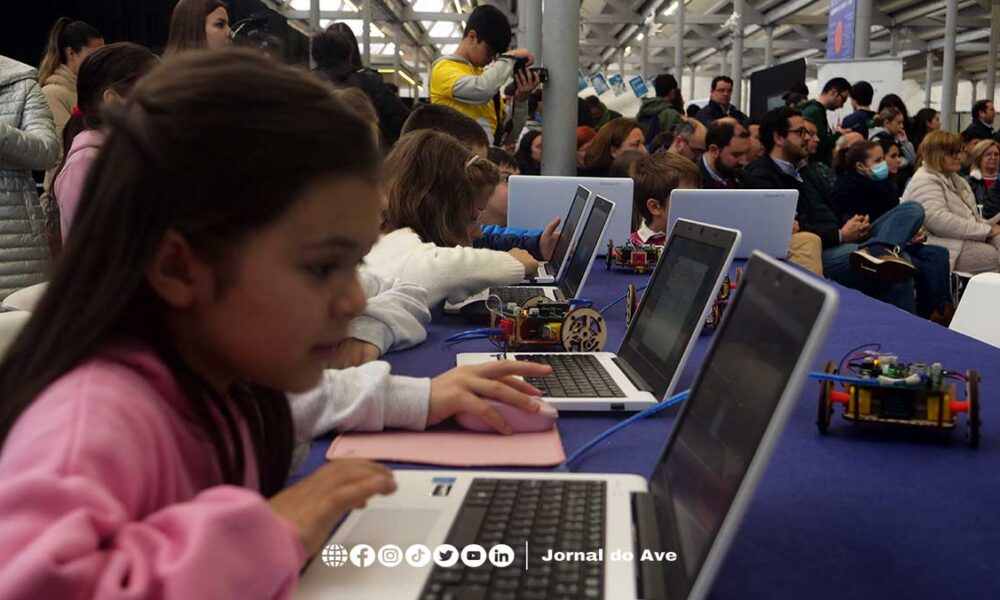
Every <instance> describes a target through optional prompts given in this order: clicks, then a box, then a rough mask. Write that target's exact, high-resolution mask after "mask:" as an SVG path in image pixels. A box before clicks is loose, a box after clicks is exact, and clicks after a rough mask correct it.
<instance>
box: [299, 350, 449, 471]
mask: <svg viewBox="0 0 1000 600" xmlns="http://www.w3.org/2000/svg"><path fill="white" fill-rule="evenodd" d="M389 370H390V367H389V363H385V362H381V361H379V362H371V363H367V364H364V365H361V366H360V367H353V368H350V369H343V370H336V369H327V370H325V371H324V372H323V380H322V381H321V382H320V384H319V385H318V386H317V387H316V388H315V389H313V390H312V391H309V392H306V393H304V394H289V396H288V401H289V403H290V405H291V411H292V423H293V424H294V427H295V452H294V457H293V461H292V462H293V465H297V464H298V463H300V462H301V460H302V459H303V458H304V457H305V455H306V454H307V453H308V451H309V444H310V442H311V441H312V439H313V438H315V437H318V436H321V435H324V434H326V433H328V432H330V431H339V432H344V431H381V430H383V429H386V428H392V429H411V430H417V431H420V430H423V429H424V428H425V427H426V426H427V411H428V406H429V404H430V397H431V380H430V379H428V378H416V377H402V376H398V375H391V374H390V373H389ZM293 470H294V467H293Z"/></svg>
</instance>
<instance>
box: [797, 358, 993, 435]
mask: <svg viewBox="0 0 1000 600" xmlns="http://www.w3.org/2000/svg"><path fill="white" fill-rule="evenodd" d="M847 369H848V375H847V377H848V378H849V379H850V380H851V381H849V382H845V383H841V384H840V385H841V386H842V387H841V389H837V383H836V382H835V381H832V380H824V381H822V382H821V383H820V392H819V416H818V419H817V420H816V425H817V426H818V427H819V431H820V433H826V432H827V431H828V430H829V428H830V419H831V418H832V416H833V413H834V406H835V405H837V404H839V405H842V406H843V407H844V408H843V415H844V418H845V419H847V420H848V421H851V422H853V423H854V424H855V425H859V424H861V423H888V424H892V425H902V426H907V427H923V428H927V429H941V430H945V429H946V430H951V429H955V428H956V427H957V426H958V421H959V415H960V414H963V413H964V414H965V440H966V442H968V444H969V446H971V447H973V448H975V447H977V446H978V445H979V427H980V425H981V422H980V418H979V406H980V405H979V373H977V372H976V371H967V372H965V373H959V372H957V371H947V370H945V369H944V368H943V367H942V366H941V363H933V364H930V365H927V364H922V363H903V362H899V359H898V357H897V356H895V355H893V354H879V353H877V352H865V353H864V354H863V355H861V356H855V357H853V358H849V359H847ZM824 372H826V373H828V374H831V375H840V368H839V366H838V365H836V364H834V362H833V361H828V362H827V363H826V365H825V367H824ZM959 384H961V386H962V387H964V388H965V390H964V391H965V399H964V400H960V399H959V396H958V388H959V387H960V386H959Z"/></svg>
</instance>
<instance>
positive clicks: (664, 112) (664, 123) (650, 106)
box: [635, 98, 684, 142]
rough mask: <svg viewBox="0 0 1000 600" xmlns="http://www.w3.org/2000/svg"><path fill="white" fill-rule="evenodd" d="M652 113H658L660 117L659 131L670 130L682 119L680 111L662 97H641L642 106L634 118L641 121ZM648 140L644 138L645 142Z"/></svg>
mask: <svg viewBox="0 0 1000 600" xmlns="http://www.w3.org/2000/svg"><path fill="white" fill-rule="evenodd" d="M654 115H658V116H659V118H660V131H670V132H672V131H674V130H675V129H676V128H677V126H678V125H680V124H681V123H682V122H683V121H684V119H683V118H682V117H681V113H679V112H677V109H675V108H674V107H673V106H671V105H670V103H669V102H667V101H666V100H664V99H663V98H643V99H642V107H641V108H640V109H639V114H637V115H636V116H635V120H636V121H639V123H643V122H644V120H645V119H648V118H649V117H652V116H654ZM650 141H652V140H646V142H650Z"/></svg>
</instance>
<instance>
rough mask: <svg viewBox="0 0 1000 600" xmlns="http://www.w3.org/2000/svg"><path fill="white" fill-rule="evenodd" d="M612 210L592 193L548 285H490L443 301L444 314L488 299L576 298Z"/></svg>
mask: <svg viewBox="0 0 1000 600" xmlns="http://www.w3.org/2000/svg"><path fill="white" fill-rule="evenodd" d="M614 212H615V204H614V203H613V202H611V201H610V200H606V199H604V198H602V197H600V196H594V201H593V202H591V203H590V213H589V214H588V215H587V218H586V220H585V222H584V225H583V230H582V231H581V233H580V237H579V239H577V242H576V244H574V245H571V246H570V248H569V250H568V251H567V253H566V259H565V262H566V263H567V264H566V268H565V269H563V273H562V277H560V279H559V280H557V283H556V285H552V286H523V285H511V286H501V287H492V288H489V289H486V290H483V291H482V292H480V293H478V294H475V295H473V296H470V297H469V298H467V299H465V300H463V301H462V302H459V303H457V304H452V303H450V302H446V303H445V305H444V310H445V312H446V313H455V312H461V311H462V310H463V308H464V307H466V306H467V305H470V304H473V303H484V302H490V301H496V302H501V303H503V304H504V305H506V304H509V303H511V302H516V303H517V304H518V305H522V304H524V303H525V302H527V301H528V300H530V299H532V298H535V297H538V296H545V297H546V298H548V299H550V300H555V301H557V302H568V301H570V300H573V299H575V298H576V297H577V294H579V292H580V290H581V289H583V285H584V284H585V283H586V282H587V277H588V276H589V275H590V268H591V267H592V266H593V264H594V258H595V257H596V256H597V249H598V248H599V247H600V246H601V243H600V241H601V239H603V238H604V233H605V232H606V231H607V228H608V221H609V220H610V219H611V215H612V214H613V213H614Z"/></svg>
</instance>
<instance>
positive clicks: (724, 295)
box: [705, 267, 743, 329]
mask: <svg viewBox="0 0 1000 600" xmlns="http://www.w3.org/2000/svg"><path fill="white" fill-rule="evenodd" d="M742 278H743V269H741V268H739V267H737V269H736V274H735V276H734V277H733V278H730V277H729V275H726V276H725V277H723V278H722V285H721V286H719V295H718V296H716V297H715V302H714V303H713V304H712V309H711V310H709V311H708V317H707V318H706V319H705V327H708V328H709V329H715V328H716V327H718V326H719V323H721V322H722V313H724V312H725V310H726V307H727V306H729V298H730V296H732V294H733V290H735V289H736V286H738V285H739V284H740V279H742Z"/></svg>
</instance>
